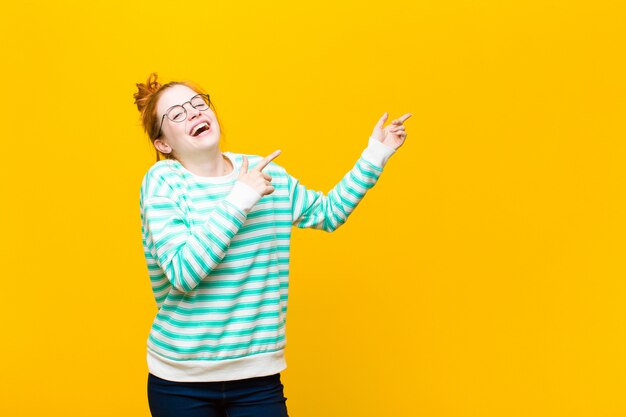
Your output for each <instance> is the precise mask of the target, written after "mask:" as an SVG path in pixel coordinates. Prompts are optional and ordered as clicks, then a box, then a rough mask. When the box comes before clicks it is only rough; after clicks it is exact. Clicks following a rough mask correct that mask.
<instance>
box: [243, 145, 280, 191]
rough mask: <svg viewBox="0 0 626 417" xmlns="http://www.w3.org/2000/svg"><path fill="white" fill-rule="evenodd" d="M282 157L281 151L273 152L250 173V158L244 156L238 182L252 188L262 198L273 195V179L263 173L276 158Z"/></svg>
mask: <svg viewBox="0 0 626 417" xmlns="http://www.w3.org/2000/svg"><path fill="white" fill-rule="evenodd" d="M278 155H280V150H277V151H274V152H272V153H271V154H270V155H269V156H266V157H265V158H263V159H261V161H260V162H259V163H258V164H256V165H255V166H254V167H253V168H252V169H251V170H250V171H248V158H247V157H246V156H245V155H244V157H243V162H242V163H241V171H240V172H239V177H237V180H238V181H241V182H243V183H244V184H246V185H248V186H250V187H251V188H252V189H254V190H255V191H256V192H257V193H259V194H260V195H261V197H262V196H264V195H268V194H272V193H273V192H274V187H273V186H272V177H271V176H270V175H269V174H266V173H265V172H263V168H265V167H266V166H267V165H268V164H269V163H270V162H272V160H273V159H274V158H276V157H277V156H278Z"/></svg>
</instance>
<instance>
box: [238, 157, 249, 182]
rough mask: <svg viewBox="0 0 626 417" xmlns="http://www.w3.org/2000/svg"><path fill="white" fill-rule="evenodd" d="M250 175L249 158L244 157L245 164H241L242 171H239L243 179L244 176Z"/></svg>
mask: <svg viewBox="0 0 626 417" xmlns="http://www.w3.org/2000/svg"><path fill="white" fill-rule="evenodd" d="M247 173H248V158H247V157H246V156H245V155H244V156H243V162H242V163H241V170H240V171H239V177H238V178H241V177H243V175H244V174H247Z"/></svg>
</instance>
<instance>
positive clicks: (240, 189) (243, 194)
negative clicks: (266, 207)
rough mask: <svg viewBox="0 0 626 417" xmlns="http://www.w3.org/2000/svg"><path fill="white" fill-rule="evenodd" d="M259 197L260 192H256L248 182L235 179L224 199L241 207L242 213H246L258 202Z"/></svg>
mask: <svg viewBox="0 0 626 417" xmlns="http://www.w3.org/2000/svg"><path fill="white" fill-rule="evenodd" d="M261 197H262V196H261V194H259V193H257V192H256V191H255V189H254V188H252V187H250V186H249V185H248V184H246V183H244V182H241V181H236V182H235V185H234V186H233V189H232V190H231V191H230V194H228V196H227V197H226V200H228V201H229V202H231V203H232V204H234V205H235V206H236V207H238V208H239V209H241V211H243V212H244V213H248V212H249V211H250V210H252V207H254V205H255V204H256V203H258V202H259V200H260V199H261Z"/></svg>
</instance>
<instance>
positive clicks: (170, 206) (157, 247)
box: [142, 181, 261, 292]
mask: <svg viewBox="0 0 626 417" xmlns="http://www.w3.org/2000/svg"><path fill="white" fill-rule="evenodd" d="M260 197H261V196H260V195H259V194H258V193H256V192H255V191H254V190H253V189H251V188H250V187H248V186H246V185H245V184H243V183H241V182H239V181H238V182H236V183H235V186H234V187H233V189H232V191H231V193H230V194H229V195H228V196H227V197H226V198H225V199H224V200H222V201H221V202H220V203H219V204H217V205H216V206H215V207H214V208H213V210H211V212H210V213H209V214H208V215H207V218H206V221H205V222H204V223H203V224H201V225H199V226H197V227H195V228H193V229H192V228H191V227H190V225H189V223H188V221H187V219H186V216H185V213H184V212H183V211H182V210H181V208H180V207H179V206H178V204H177V203H176V202H175V201H174V200H172V199H171V198H169V197H165V196H150V197H147V198H146V199H145V200H144V201H143V203H142V215H143V226H144V229H145V231H146V233H147V242H148V248H149V250H150V251H151V252H152V254H153V255H154V257H155V259H156V261H157V264H158V265H159V267H160V268H161V269H162V270H163V272H164V274H165V275H166V276H167V279H168V280H169V282H170V284H171V285H172V286H173V287H174V288H176V289H177V290H179V291H182V292H189V291H192V290H193V289H194V288H195V287H196V286H197V285H198V284H199V283H200V281H202V280H203V279H204V278H205V277H207V276H208V275H209V274H210V273H211V272H212V271H213V270H214V269H215V267H216V266H217V265H218V264H219V263H220V262H221V261H222V259H223V258H224V255H225V253H226V250H227V249H228V246H229V245H230V242H231V239H232V238H233V236H235V234H236V233H237V232H238V231H239V229H240V228H241V226H242V225H243V223H244V221H245V219H246V216H247V214H248V212H249V211H250V209H251V208H252V207H253V206H254V205H255V204H256V203H257V202H258V200H259V199H260Z"/></svg>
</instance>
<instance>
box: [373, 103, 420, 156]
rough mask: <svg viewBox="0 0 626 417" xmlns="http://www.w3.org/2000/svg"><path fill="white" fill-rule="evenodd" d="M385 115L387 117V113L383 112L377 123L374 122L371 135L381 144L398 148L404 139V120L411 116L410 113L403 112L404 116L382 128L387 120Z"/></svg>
mask: <svg viewBox="0 0 626 417" xmlns="http://www.w3.org/2000/svg"><path fill="white" fill-rule="evenodd" d="M387 117H389V114H388V113H387V112H385V114H383V116H382V117H381V118H380V120H379V121H378V123H376V127H374V131H373V132H372V137H373V138H375V139H376V140H378V141H379V142H381V143H382V144H383V145H387V146H389V147H390V148H393V149H398V148H399V147H400V146H402V144H403V143H404V140H405V139H406V132H405V131H404V121H405V120H406V119H408V118H409V117H411V113H407V114H405V115H404V116H402V117H400V118H398V119H396V120H394V121H392V122H391V124H390V125H389V126H387V127H384V128H383V125H384V124H385V122H386V121H387Z"/></svg>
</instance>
